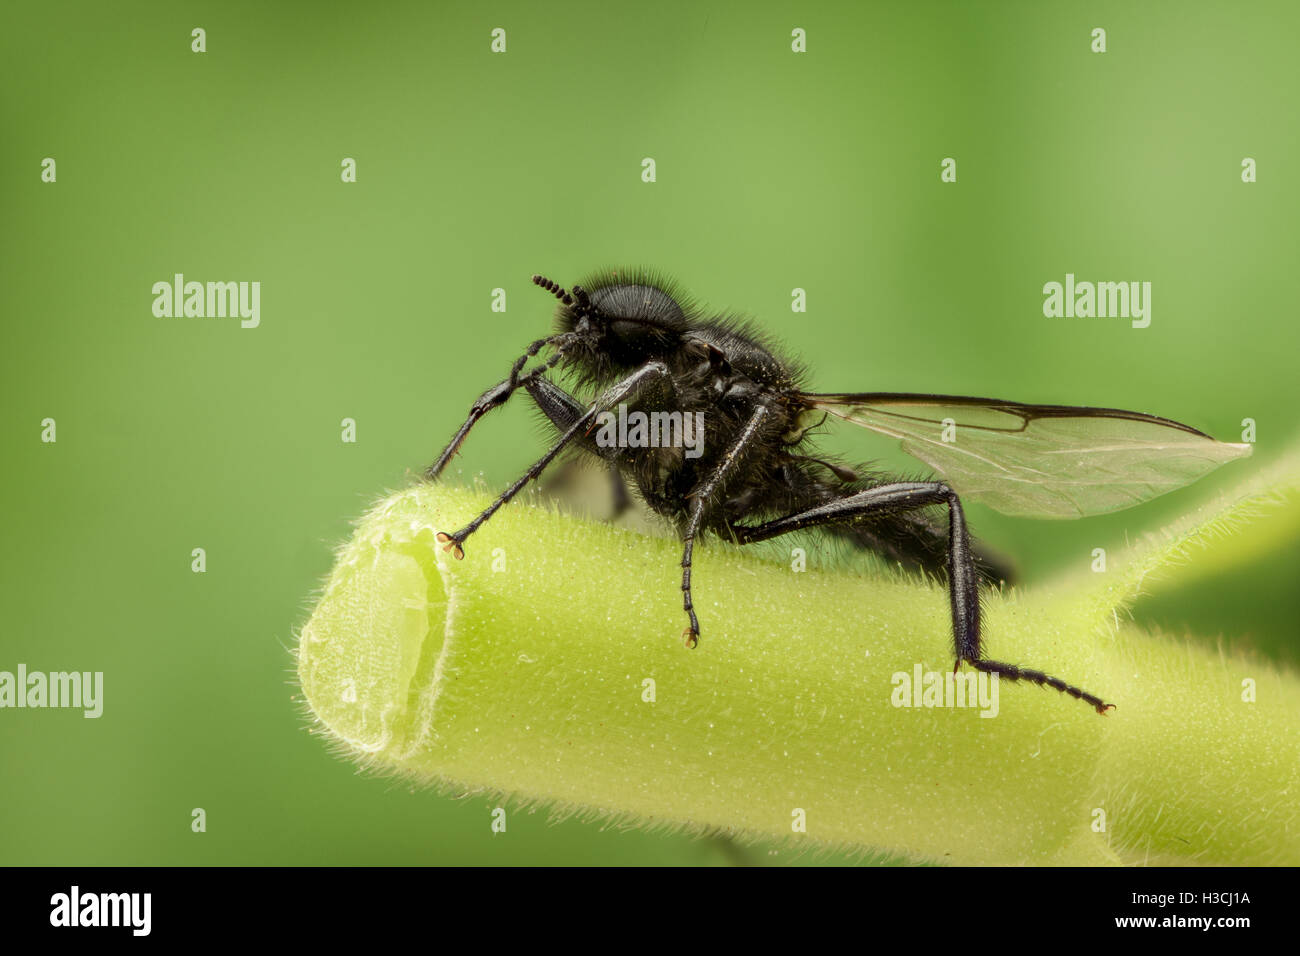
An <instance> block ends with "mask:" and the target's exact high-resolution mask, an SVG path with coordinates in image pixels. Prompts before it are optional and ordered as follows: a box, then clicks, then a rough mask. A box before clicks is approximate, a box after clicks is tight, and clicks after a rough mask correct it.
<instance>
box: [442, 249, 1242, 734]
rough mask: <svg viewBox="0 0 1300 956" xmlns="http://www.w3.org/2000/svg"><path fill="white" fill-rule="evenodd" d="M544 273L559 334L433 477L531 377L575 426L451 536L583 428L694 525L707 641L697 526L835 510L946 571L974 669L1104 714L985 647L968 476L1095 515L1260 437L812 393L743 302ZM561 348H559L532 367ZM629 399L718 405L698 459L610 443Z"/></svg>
mask: <svg viewBox="0 0 1300 956" xmlns="http://www.w3.org/2000/svg"><path fill="white" fill-rule="evenodd" d="M533 282H534V283H535V284H537V285H538V286H541V287H542V288H543V289H545V290H546V291H547V292H550V293H552V294H553V295H554V296H555V297H556V298H557V299H558V300H559V301H560V305H559V308H558V310H557V313H556V332H555V334H553V335H550V336H547V337H546V338H542V339H538V340H537V341H535V342H533V343H532V344H531V345H529V346H528V349H527V350H526V351H525V352H524V354H523V355H521V356H520V357H519V359H518V360H517V361H516V362H515V363H514V365H513V367H512V368H511V369H510V374H509V376H508V377H507V378H506V379H505V380H504V381H502V382H501V383H500V384H498V385H494V386H493V387H492V388H490V389H488V390H487V391H486V392H484V393H483V394H482V395H481V396H480V397H479V399H478V401H476V402H475V403H474V405H473V407H472V408H471V409H470V412H469V416H468V418H467V419H466V421H465V423H464V424H463V425H462V426H461V427H460V430H459V431H458V432H456V434H455V436H454V437H453V438H452V440H451V442H450V443H449V444H448V445H447V447H446V449H444V450H443V452H442V454H441V455H439V456H438V459H437V461H435V462H434V463H433V464H432V465H431V466H429V468H428V470H427V471H426V473H425V476H426V477H427V478H429V479H435V478H437V477H438V475H439V474H440V473H441V472H442V470H443V469H444V468H445V467H446V466H447V463H448V462H449V461H450V460H451V458H452V456H453V455H454V454H455V453H456V451H457V449H458V448H459V447H460V445H461V443H462V442H463V441H464V439H465V437H466V435H468V434H469V431H470V429H471V428H473V426H474V424H475V422H477V421H478V420H479V419H480V418H481V417H483V415H485V414H486V413H487V412H488V411H490V410H491V409H493V408H496V407H498V406H499V405H503V404H504V403H505V402H506V401H507V400H508V399H509V398H510V396H511V395H512V394H513V393H514V392H515V391H516V390H518V389H520V388H523V389H525V390H526V391H527V392H528V394H529V396H531V398H532V399H533V401H534V402H535V403H536V404H537V406H538V408H540V409H541V410H542V412H543V413H544V414H545V415H546V417H547V418H548V419H549V420H550V421H551V423H553V424H554V426H555V428H556V430H557V431H558V432H559V433H560V437H559V439H558V440H557V441H556V442H555V444H554V445H553V446H552V447H551V449H550V450H549V451H548V452H547V453H546V454H545V455H543V456H542V457H541V458H540V459H539V460H538V461H537V463H536V464H534V465H533V466H532V467H531V468H529V469H528V471H527V472H525V473H524V475H523V476H522V477H521V478H519V480H518V481H516V482H514V484H512V485H511V486H510V487H509V488H507V489H506V491H505V492H504V493H502V494H501V496H500V497H499V498H497V499H496V501H494V502H493V503H492V505H491V506H490V507H489V508H487V510H485V511H484V512H483V513H482V514H480V515H479V516H478V517H476V518H475V519H474V520H473V521H471V522H470V523H469V524H467V525H466V526H465V527H463V528H461V529H460V530H459V531H457V532H455V533H454V534H447V533H440V534H439V535H438V539H439V540H440V541H442V542H444V546H445V548H446V549H447V550H453V549H454V553H455V556H456V557H457V558H462V557H464V544H465V540H466V539H467V538H468V537H469V536H470V535H472V534H473V533H474V531H475V530H476V529H477V528H478V527H479V526H480V525H482V524H483V522H485V521H487V520H488V519H489V518H490V517H492V515H493V514H494V513H495V512H496V511H497V509H498V508H500V507H501V506H502V505H503V504H505V503H506V502H507V501H509V500H510V499H511V498H513V497H514V496H515V495H516V494H518V493H519V491H520V490H521V489H522V488H523V487H524V486H525V485H526V484H527V483H528V482H530V481H532V480H533V479H535V478H537V477H538V475H540V474H541V472H542V470H543V469H544V468H546V466H547V465H549V464H550V463H551V462H552V461H553V460H554V459H555V457H556V456H557V455H559V454H560V452H561V451H562V450H564V449H565V447H566V446H568V445H570V443H574V444H576V445H577V446H578V447H579V448H580V449H582V450H583V451H586V452H589V453H591V454H593V455H596V456H598V457H599V458H600V459H602V460H603V461H605V462H606V463H607V464H608V466H609V467H610V468H611V469H612V470H613V471H614V472H615V474H616V475H618V476H621V479H626V480H627V481H628V482H630V483H631V484H632V485H633V486H634V487H635V488H636V489H637V491H638V492H639V494H640V496H641V498H642V499H643V500H644V501H645V503H646V504H647V505H648V506H649V507H650V508H651V509H653V510H654V511H656V512H658V513H659V514H661V515H664V516H665V517H667V518H669V519H671V520H672V521H674V522H675V523H676V525H677V527H678V529H679V533H680V534H681V537H682V542H683V545H684V551H683V554H682V565H681V566H682V595H683V599H684V602H683V603H684V608H685V611H686V614H687V617H688V618H689V622H690V623H689V624H688V626H687V628H686V630H685V631H684V632H683V636H684V637H685V639H686V642H687V645H688V646H690V647H694V646H695V644H696V642H697V640H698V638H699V634H700V625H699V621H698V620H697V619H696V616H695V610H694V608H693V606H692V603H691V554H692V551H693V549H694V546H695V539H696V538H697V537H699V536H700V535H701V534H704V533H706V532H711V533H714V534H716V535H718V536H720V537H722V538H725V539H729V540H731V541H734V542H736V543H738V544H751V543H754V542H757V541H765V540H768V539H770V538H775V537H777V536H778V535H783V534H786V533H788V532H791V531H796V530H798V529H801V528H810V527H815V526H824V527H825V528H826V529H827V530H828V531H830V532H831V533H833V534H835V535H837V536H839V537H842V538H845V539H847V540H849V541H851V542H852V543H854V544H856V545H858V546H861V547H863V548H868V549H871V550H874V551H876V552H878V553H880V554H882V555H884V556H886V557H888V558H890V559H891V560H894V561H897V562H899V563H901V564H903V565H905V566H908V567H913V568H920V569H926V570H930V571H936V572H937V571H941V570H944V569H945V568H946V570H947V573H948V582H949V595H950V598H951V605H952V629H953V640H954V644H955V648H956V658H957V661H956V666H958V667H960V665H961V663H962V662H963V661H965V662H966V663H968V664H970V665H971V666H972V667H974V668H976V669H977V670H981V671H985V672H987V673H991V674H997V675H999V676H1000V677H1004V678H1008V679H1010V680H1028V681H1032V682H1033V683H1036V684H1046V685H1048V686H1049V687H1054V688H1056V689H1057V690H1059V691H1062V692H1064V693H1067V694H1069V695H1071V696H1073V697H1076V698H1079V699H1081V700H1084V701H1087V702H1088V703H1089V704H1091V705H1092V706H1093V707H1095V708H1096V710H1097V712H1098V713H1105V712H1106V710H1107V709H1109V708H1110V707H1112V706H1114V705H1112V704H1107V703H1105V702H1103V701H1102V700H1101V699H1100V698H1099V697H1096V696H1095V695H1093V694H1090V693H1087V692H1086V691H1084V690H1082V689H1080V688H1078V687H1075V686H1073V685H1071V684H1067V683H1066V682H1065V681H1063V680H1060V679H1059V678H1057V677H1052V676H1050V675H1048V674H1045V673H1043V672H1042V671H1037V670H1031V669H1029V668H1025V667H1020V666H1018V665H1015V664H1006V663H1002V662H1001V661H994V660H989V659H988V658H985V657H984V656H982V654H981V650H980V604H979V586H980V583H981V581H982V580H990V579H992V580H996V579H997V578H998V577H1001V576H1003V575H1002V574H1001V573H1000V572H999V571H998V569H997V568H996V567H994V566H993V562H991V561H988V560H981V555H980V554H979V553H978V552H977V550H976V547H975V546H974V545H973V544H972V542H971V539H970V536H969V534H968V533H967V530H966V520H965V517H964V515H963V512H962V506H961V501H960V499H959V498H958V495H957V492H958V491H960V492H961V493H962V494H963V495H967V496H970V497H972V498H975V499H977V500H979V501H982V502H984V503H986V504H989V505H991V506H992V507H994V508H996V509H998V510H999V511H1002V512H1004V513H1006V514H1012V515H1025V516H1034V517H1043V518H1078V517H1082V516H1084V515H1093V514H1101V513H1103V512H1108V511H1117V510H1119V509H1121V508H1127V507H1129V506H1131V505H1135V504H1138V503H1139V502H1142V501H1146V500H1148V499H1150V498H1154V497H1155V496H1157V495H1160V494H1163V493H1164V492H1166V491H1170V490H1172V489H1174V488H1177V487H1180V486H1182V485H1185V484H1187V483H1189V482H1191V481H1194V480H1195V479H1196V478H1198V477H1200V476H1201V475H1202V474H1204V473H1205V472H1207V471H1209V470H1211V469H1212V468H1215V467H1217V466H1219V465H1221V464H1223V463H1224V462H1226V461H1229V460H1231V459H1233V458H1237V457H1239V456H1242V455H1245V454H1248V453H1249V452H1250V446H1249V445H1235V444H1227V443H1223V442H1217V441H1215V440H1214V439H1213V438H1211V437H1210V436H1209V435H1206V434H1204V433H1203V432H1200V431H1197V430H1196V429H1194V428H1190V427H1189V426H1187V425H1182V424H1179V423H1178V422H1174V421H1170V420H1168V419H1165V418H1157V417H1156V416H1154V415H1146V414H1142V413H1140V412H1128V411H1122V410H1119V409H1113V408H1075V407H1070V406H1065V405H1022V404H1020V403H1017V402H1006V401H1000V400H997V399H986V398H963V397H957V396H950V395H922V394H900V393H881V392H864V393H844V394H838V393H837V394H817V393H812V392H807V391H805V390H804V388H803V385H802V378H803V371H802V369H800V368H799V367H797V366H796V365H794V364H793V363H791V362H788V361H786V360H784V359H780V358H777V356H776V351H775V349H774V348H773V347H772V345H771V344H770V343H769V342H767V341H766V340H765V339H764V337H763V336H762V335H761V334H760V333H759V332H758V331H757V330H756V329H754V328H753V327H752V326H750V325H748V324H747V323H745V322H742V321H740V320H738V319H736V318H733V317H728V316H717V317H711V318H710V317H705V316H702V315H701V314H700V313H699V310H698V309H697V308H696V307H695V306H693V305H692V304H691V303H690V302H689V301H688V300H686V299H685V298H684V297H683V296H682V295H681V294H679V293H678V291H677V290H676V289H675V288H674V286H673V285H672V283H670V282H668V281H665V280H664V279H663V278H662V277H658V276H653V275H650V274H647V273H644V272H624V273H620V272H617V271H605V272H602V273H600V274H598V275H596V276H595V277H593V279H592V280H591V281H589V282H587V283H585V284H584V285H581V286H577V285H575V286H573V288H572V290H565V289H563V288H562V287H560V286H559V285H557V284H556V283H554V282H552V281H551V280H550V279H546V278H543V277H541V276H533ZM544 351H546V352H547V353H549V354H547V356H546V358H545V359H539V360H538V361H537V362H536V363H535V364H534V365H533V367H532V368H530V369H527V370H526V366H527V365H528V363H529V361H530V360H531V359H534V358H537V357H538V356H539V355H540V354H541V353H543V352H544ZM551 370H555V371H556V372H557V373H560V374H565V375H567V376H568V377H569V378H570V380H571V381H572V382H573V385H574V386H575V387H576V388H577V389H578V390H579V391H580V392H585V393H588V394H591V395H593V396H595V397H594V398H593V399H579V398H576V397H574V396H573V395H571V394H570V393H569V392H567V391H565V390H563V389H561V388H560V387H559V386H558V385H556V384H555V383H554V382H552V381H551V380H550V379H548V378H547V377H546V373H547V372H549V371H551ZM619 406H622V407H623V409H624V411H625V412H627V413H628V414H631V413H632V412H638V411H639V412H642V413H646V414H651V413H655V414H659V415H663V413H665V412H676V413H680V414H681V415H682V417H683V419H684V420H686V421H688V422H689V421H691V420H697V421H700V422H701V423H702V424H703V435H702V436H700V437H702V439H703V440H702V442H700V443H699V447H698V450H696V452H695V456H694V457H692V456H691V455H690V454H688V453H687V449H685V448H684V447H682V446H681V443H680V442H678V443H677V444H676V446H674V445H673V443H665V444H667V445H668V447H629V444H633V443H625V444H623V445H620V444H618V443H617V442H615V443H611V442H608V441H604V442H602V441H598V440H597V439H598V437H599V436H598V435H593V434H592V433H593V431H594V430H595V429H596V426H597V423H598V422H600V421H602V416H607V415H608V413H610V412H611V411H612V410H613V409H615V408H617V407H619ZM629 410H630V411H629ZM697 413H698V415H697ZM827 417H835V418H840V419H843V420H845V421H849V422H852V423H854V424H855V425H861V426H863V427H865V428H870V429H872V430H874V431H877V432H881V433H883V434H886V435H890V436H892V437H895V438H898V439H901V440H902V446H903V449H904V450H905V451H906V452H907V453H908V454H910V455H912V456H913V457H915V458H918V459H920V460H921V461H923V462H925V463H926V464H927V465H929V466H930V467H931V468H933V469H934V470H936V471H938V472H939V473H941V474H942V475H943V477H944V479H945V480H943V481H902V480H897V479H891V478H889V477H887V476H884V475H879V474H875V473H873V472H871V471H869V470H866V469H862V468H848V467H846V466H845V465H843V464H841V463H839V462H835V461H832V460H829V459H827V458H826V457H823V456H818V455H816V454H814V453H813V449H812V447H811V440H810V437H809V430H810V429H812V428H814V427H815V426H817V425H818V424H820V422H821V421H823V420H825V419H826V418H827ZM603 420H606V421H607V420H608V419H607V417H606V418H604V419H603ZM934 506H941V507H946V508H947V513H948V522H947V528H946V529H945V528H944V527H942V525H940V524H937V523H935V522H932V521H931V520H930V518H929V517H928V515H927V514H926V509H930V508H932V507H934Z"/></svg>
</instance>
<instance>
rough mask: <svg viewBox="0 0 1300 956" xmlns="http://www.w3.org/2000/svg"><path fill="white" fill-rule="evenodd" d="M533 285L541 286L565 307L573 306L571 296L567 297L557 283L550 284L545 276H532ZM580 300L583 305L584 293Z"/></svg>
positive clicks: (585, 296) (564, 290) (567, 294)
mask: <svg viewBox="0 0 1300 956" xmlns="http://www.w3.org/2000/svg"><path fill="white" fill-rule="evenodd" d="M533 285H536V286H541V287H542V288H543V289H545V290H546V291H547V292H549V293H551V294H552V295H553V296H555V297H556V298H557V299H559V300H560V301H561V302H563V303H564V304H565V305H573V296H571V295H569V293H568V291H567V290H566V289H565V288H564V286H562V285H560V284H559V283H558V282H552V281H551V280H550V279H548V278H546V276H533ZM582 298H583V300H584V303H585V300H586V298H587V294H586V293H585V292H583V293H582Z"/></svg>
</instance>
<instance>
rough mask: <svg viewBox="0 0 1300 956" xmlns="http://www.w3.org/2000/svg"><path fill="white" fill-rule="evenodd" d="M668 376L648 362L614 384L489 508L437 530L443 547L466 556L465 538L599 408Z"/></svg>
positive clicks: (657, 364) (663, 367)
mask: <svg viewBox="0 0 1300 956" xmlns="http://www.w3.org/2000/svg"><path fill="white" fill-rule="evenodd" d="M669 375H670V373H669V371H668V366H666V365H664V363H663V362H647V363H646V364H645V365H642V366H641V367H640V368H638V369H637V370H636V371H635V372H633V373H632V374H631V375H629V376H628V377H627V378H625V379H623V380H622V381H621V382H618V383H616V384H615V385H614V386H613V387H611V388H610V389H609V391H607V392H606V393H605V394H604V395H603V396H602V397H601V398H600V400H599V401H598V402H596V403H595V404H594V405H592V406H591V407H590V408H589V409H587V411H586V412H584V413H583V414H582V415H581V416H580V417H578V418H577V419H576V420H575V421H574V422H573V424H572V425H570V426H569V428H568V430H567V431H565V432H564V434H563V435H561V436H560V440H559V441H557V442H556V443H555V444H554V445H552V446H551V448H550V450H549V451H547V453H546V454H545V455H543V456H542V457H541V458H539V459H538V460H537V461H536V462H535V463H534V464H533V465H532V467H531V468H529V469H528V470H527V471H526V472H524V474H523V475H522V476H521V477H520V478H519V479H517V480H516V481H515V482H514V484H512V485H511V486H510V487H509V488H507V489H506V490H505V491H503V492H502V493H501V495H500V496H499V497H498V498H497V499H496V501H494V502H492V504H490V505H488V507H487V508H486V509H484V511H483V512H482V513H481V514H480V515H479V516H478V517H476V518H475V519H474V520H473V521H471V522H470V523H469V524H467V525H465V527H463V528H461V529H460V530H459V531H457V532H455V533H454V534H447V533H446V532H445V531H439V532H438V540H439V541H441V542H442V543H443V550H444V551H453V550H454V553H455V555H456V558H457V559H458V560H459V559H461V558H463V557H465V539H466V538H468V537H469V536H470V535H471V534H473V533H474V532H475V531H477V530H478V529H479V527H480V526H481V525H482V524H483V522H485V521H487V520H488V519H489V518H491V517H492V516H493V515H494V514H496V513H497V511H498V510H499V509H500V508H501V506H502V505H504V504H505V503H506V502H507V501H509V500H510V499H511V498H513V497H514V496H515V495H517V494H519V492H520V491H522V490H523V487H524V486H525V485H526V484H528V482H530V481H532V480H533V479H535V478H536V477H537V476H538V475H540V474H541V473H542V471H543V470H544V469H545V468H546V466H547V465H549V464H550V463H551V462H552V461H554V460H555V456H556V455H558V454H559V453H560V452H561V451H563V450H564V447H565V446H566V445H568V444H569V442H571V441H573V440H574V439H575V438H576V437H578V435H580V434H583V433H585V431H586V430H587V428H589V427H590V426H591V424H592V423H593V422H595V420H596V416H597V415H599V414H600V413H601V412H602V411H606V410H607V409H609V408H610V407H611V406H614V405H617V404H618V403H619V402H622V401H626V400H627V398H628V397H629V396H631V395H633V394H634V393H635V392H636V391H637V390H638V389H641V388H643V387H645V386H646V384H648V383H650V382H654V381H656V380H660V379H664V380H666V379H668V378H669ZM524 385H525V387H526V386H527V382H525V383H524Z"/></svg>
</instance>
